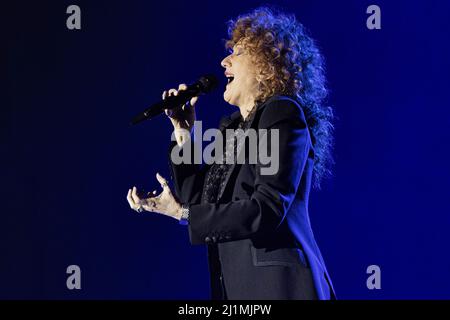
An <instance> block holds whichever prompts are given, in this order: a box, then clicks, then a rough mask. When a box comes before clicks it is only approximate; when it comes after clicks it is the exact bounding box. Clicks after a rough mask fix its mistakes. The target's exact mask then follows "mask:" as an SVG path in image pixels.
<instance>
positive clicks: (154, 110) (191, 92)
mask: <svg viewBox="0 0 450 320" xmlns="http://www.w3.org/2000/svg"><path fill="white" fill-rule="evenodd" d="M199 93H200V90H199V88H198V87H197V86H195V85H192V86H189V87H188V88H187V89H186V90H182V91H178V95H177V96H170V97H167V98H166V99H164V100H161V101H159V102H157V103H155V104H153V105H152V106H151V107H149V108H148V109H146V110H145V111H144V112H142V113H140V114H138V115H137V116H136V117H134V118H133V119H132V120H131V124H133V125H134V124H138V123H140V122H142V121H144V120H146V119H151V118H154V117H156V116H157V115H159V114H161V113H163V112H164V109H174V108H176V107H179V106H182V105H183V104H185V103H186V102H188V101H189V100H190V99H191V98H192V97H195V96H196V95H198V94H199Z"/></svg>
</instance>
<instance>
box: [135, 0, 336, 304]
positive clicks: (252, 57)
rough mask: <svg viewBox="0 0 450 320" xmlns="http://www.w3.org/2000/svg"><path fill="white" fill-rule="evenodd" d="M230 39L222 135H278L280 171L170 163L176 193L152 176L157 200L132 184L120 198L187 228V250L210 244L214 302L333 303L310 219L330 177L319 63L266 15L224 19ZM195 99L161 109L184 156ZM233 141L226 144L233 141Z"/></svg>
mask: <svg viewBox="0 0 450 320" xmlns="http://www.w3.org/2000/svg"><path fill="white" fill-rule="evenodd" d="M229 36H230V39H229V40H228V41H227V43H226V47H227V48H229V49H232V52H231V54H230V55H229V56H227V57H226V58H225V59H223V61H222V63H221V65H222V66H223V68H225V76H226V77H227V78H228V81H229V83H228V84H227V86H226V90H225V92H224V99H225V100H226V101H227V102H228V103H229V104H231V105H234V106H237V107H238V108H239V112H236V113H234V114H232V115H231V117H228V118H225V119H224V120H223V121H222V122H221V126H220V130H221V131H222V132H224V131H225V130H226V129H242V130H243V131H244V132H247V131H248V130H263V129H266V130H268V132H275V131H277V132H278V141H277V143H276V144H273V145H270V147H271V148H272V149H274V148H277V150H276V151H277V152H278V153H279V168H278V170H277V171H276V172H275V173H273V174H269V175H267V174H266V175H263V174H261V170H260V169H261V168H260V167H261V164H259V163H256V164H255V163H253V164H252V163H248V162H245V163H243V164H239V165H236V164H221V163H214V164H212V165H205V166H203V167H202V166H198V165H194V164H187V163H181V164H174V163H172V173H173V178H174V184H175V191H176V192H175V193H176V195H173V194H172V192H171V190H170V188H169V186H168V184H167V181H166V180H165V179H164V178H163V177H161V176H160V175H159V174H157V179H158V181H159V183H160V184H161V186H162V188H163V191H162V193H161V194H160V195H158V196H155V197H150V198H140V197H139V196H138V194H137V192H136V188H135V187H133V189H130V190H129V191H128V195H127V199H128V201H129V204H130V206H131V208H133V209H135V210H137V211H139V212H140V211H142V210H145V211H150V212H158V213H161V214H165V215H167V216H170V217H173V218H175V219H177V220H180V221H181V222H185V223H187V224H188V229H189V236H190V241H191V243H192V244H207V246H208V262H209V269H210V281H211V294H212V298H213V299H332V298H334V291H333V288H332V284H331V281H330V278H329V276H328V273H327V271H326V268H325V264H324V261H323V259H322V256H321V253H320V251H319V248H318V246H317V244H316V242H315V239H314V236H313V233H312V230H311V226H310V222H309V216H308V198H309V192H310V188H311V185H312V184H313V180H314V184H315V186H319V182H320V179H321V178H322V177H323V176H324V174H326V173H327V172H328V171H327V163H328V162H329V160H330V147H331V141H332V136H331V133H332V124H331V120H332V110H331V108H329V107H326V106H324V105H323V101H324V99H325V97H326V94H327V90H326V88H325V86H324V82H325V78H324V72H323V59H322V56H321V54H320V52H319V51H318V49H317V48H316V46H315V45H314V42H313V40H312V39H311V38H310V37H309V36H308V35H307V34H306V33H305V30H304V29H303V26H302V25H301V24H300V23H298V22H297V21H296V19H295V17H293V16H290V15H284V14H275V13H273V12H272V11H271V10H269V9H267V8H258V9H256V10H254V11H253V12H251V13H249V14H247V15H243V16H240V17H239V18H238V19H237V20H236V21H231V22H230V25H229ZM184 89H186V86H185V85H183V84H182V85H180V86H179V88H178V90H176V89H171V90H169V91H168V92H164V93H163V98H165V97H167V96H171V95H177V93H178V91H180V90H184ZM196 102H197V97H195V98H193V99H192V100H191V101H190V105H189V104H188V105H185V106H183V107H182V108H180V109H178V110H175V111H174V112H168V111H167V112H166V114H167V115H168V116H169V118H170V120H171V122H172V124H173V126H174V133H175V137H176V141H177V145H178V147H179V148H180V147H182V148H184V149H183V150H187V149H186V148H192V142H191V139H190V132H191V131H192V128H193V124H194V120H195V109H194V106H195V104H196ZM231 139H232V140H230V141H229V140H227V141H225V145H226V146H228V145H229V143H230V142H231V143H233V142H234V141H235V140H234V139H237V140H239V137H237V138H236V137H233V138H231ZM241 140H242V139H241ZM237 145H239V143H238V144H237ZM246 147H251V146H249V145H248V144H247V145H246ZM241 148H242V144H241ZM230 150H231V151H237V153H239V151H238V150H237V149H235V147H232V148H226V150H225V156H227V155H228V153H229V152H230ZM272 151H273V150H272Z"/></svg>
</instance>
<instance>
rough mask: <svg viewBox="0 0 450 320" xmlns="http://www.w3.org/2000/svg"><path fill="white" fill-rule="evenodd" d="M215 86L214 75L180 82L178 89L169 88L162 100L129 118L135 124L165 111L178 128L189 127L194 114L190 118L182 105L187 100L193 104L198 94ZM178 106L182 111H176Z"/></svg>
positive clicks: (215, 79) (189, 113) (206, 91)
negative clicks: (188, 83) (183, 82)
mask: <svg viewBox="0 0 450 320" xmlns="http://www.w3.org/2000/svg"><path fill="white" fill-rule="evenodd" d="M216 86H217V78H216V77H215V76H214V75H206V76H203V77H201V78H200V79H199V80H198V81H197V82H195V83H193V84H190V85H186V84H181V85H180V86H179V87H178V90H176V89H171V90H169V92H168V93H167V92H164V93H163V100H162V101H159V102H157V103H155V104H153V105H152V106H151V107H149V108H148V109H147V110H145V111H144V112H142V113H140V114H138V115H137V116H136V117H134V118H133V120H131V123H132V124H137V123H139V122H141V121H144V120H147V119H151V118H153V117H156V116H157V115H159V114H161V113H162V112H164V111H166V114H167V115H169V116H170V117H171V120H172V119H174V120H175V122H172V124H173V125H174V126H179V128H188V127H191V126H192V124H193V123H194V121H191V120H192V119H194V120H195V114H194V118H192V115H191V113H192V112H191V111H189V112H186V113H183V111H185V110H183V109H186V107H184V108H183V106H185V105H186V103H188V102H189V101H190V102H191V105H192V104H195V103H196V101H197V98H198V96H199V95H201V94H204V93H208V92H210V91H211V90H213V89H214V88H215V87H216ZM175 93H176V94H175ZM179 108H181V111H182V112H180V113H178V109H179ZM170 110H173V113H170V112H169V111H170ZM184 118H186V119H184ZM184 120H187V122H184V124H182V123H181V122H182V121H184ZM189 121H191V122H192V124H190V122H189Z"/></svg>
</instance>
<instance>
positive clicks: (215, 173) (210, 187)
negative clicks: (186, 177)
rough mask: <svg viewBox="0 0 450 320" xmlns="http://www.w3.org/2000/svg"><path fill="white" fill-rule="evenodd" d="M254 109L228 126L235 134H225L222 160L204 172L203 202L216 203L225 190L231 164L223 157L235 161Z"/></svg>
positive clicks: (253, 114)
mask: <svg viewBox="0 0 450 320" xmlns="http://www.w3.org/2000/svg"><path fill="white" fill-rule="evenodd" d="M255 110H256V108H253V111H252V112H251V113H250V114H249V115H248V117H247V119H245V120H244V119H243V118H242V116H241V117H240V118H239V122H238V124H237V126H236V125H235V126H233V127H230V128H228V129H235V130H236V131H235V132H236V134H233V135H229V136H226V141H225V144H224V147H225V150H224V153H223V154H224V157H223V158H222V161H216V162H215V163H214V164H213V165H212V166H211V167H210V168H209V170H208V172H207V173H206V179H205V184H204V186H203V195H202V202H203V203H216V202H217V201H218V200H219V199H220V197H221V196H222V193H223V192H224V190H225V184H226V180H227V176H228V174H229V173H230V172H229V171H230V170H231V168H232V164H228V163H226V162H227V161H225V160H224V159H233V161H234V163H236V161H237V157H238V154H239V151H240V150H241V148H242V145H243V143H244V142H245V139H244V137H245V135H246V132H247V130H248V129H249V128H250V125H251V123H252V120H253V118H254V116H255ZM238 129H241V130H238ZM230 153H232V154H230ZM217 162H219V163H217ZM228 162H229V161H228Z"/></svg>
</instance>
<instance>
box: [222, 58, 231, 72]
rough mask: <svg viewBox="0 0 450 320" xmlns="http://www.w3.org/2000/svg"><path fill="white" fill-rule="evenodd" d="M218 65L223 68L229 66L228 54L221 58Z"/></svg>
mask: <svg viewBox="0 0 450 320" xmlns="http://www.w3.org/2000/svg"><path fill="white" fill-rule="evenodd" d="M220 65H221V66H222V67H223V68H225V69H226V68H228V67H231V60H230V56H229V55H228V56H226V57H225V58H224V59H223V60H222V62H221V63H220Z"/></svg>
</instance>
